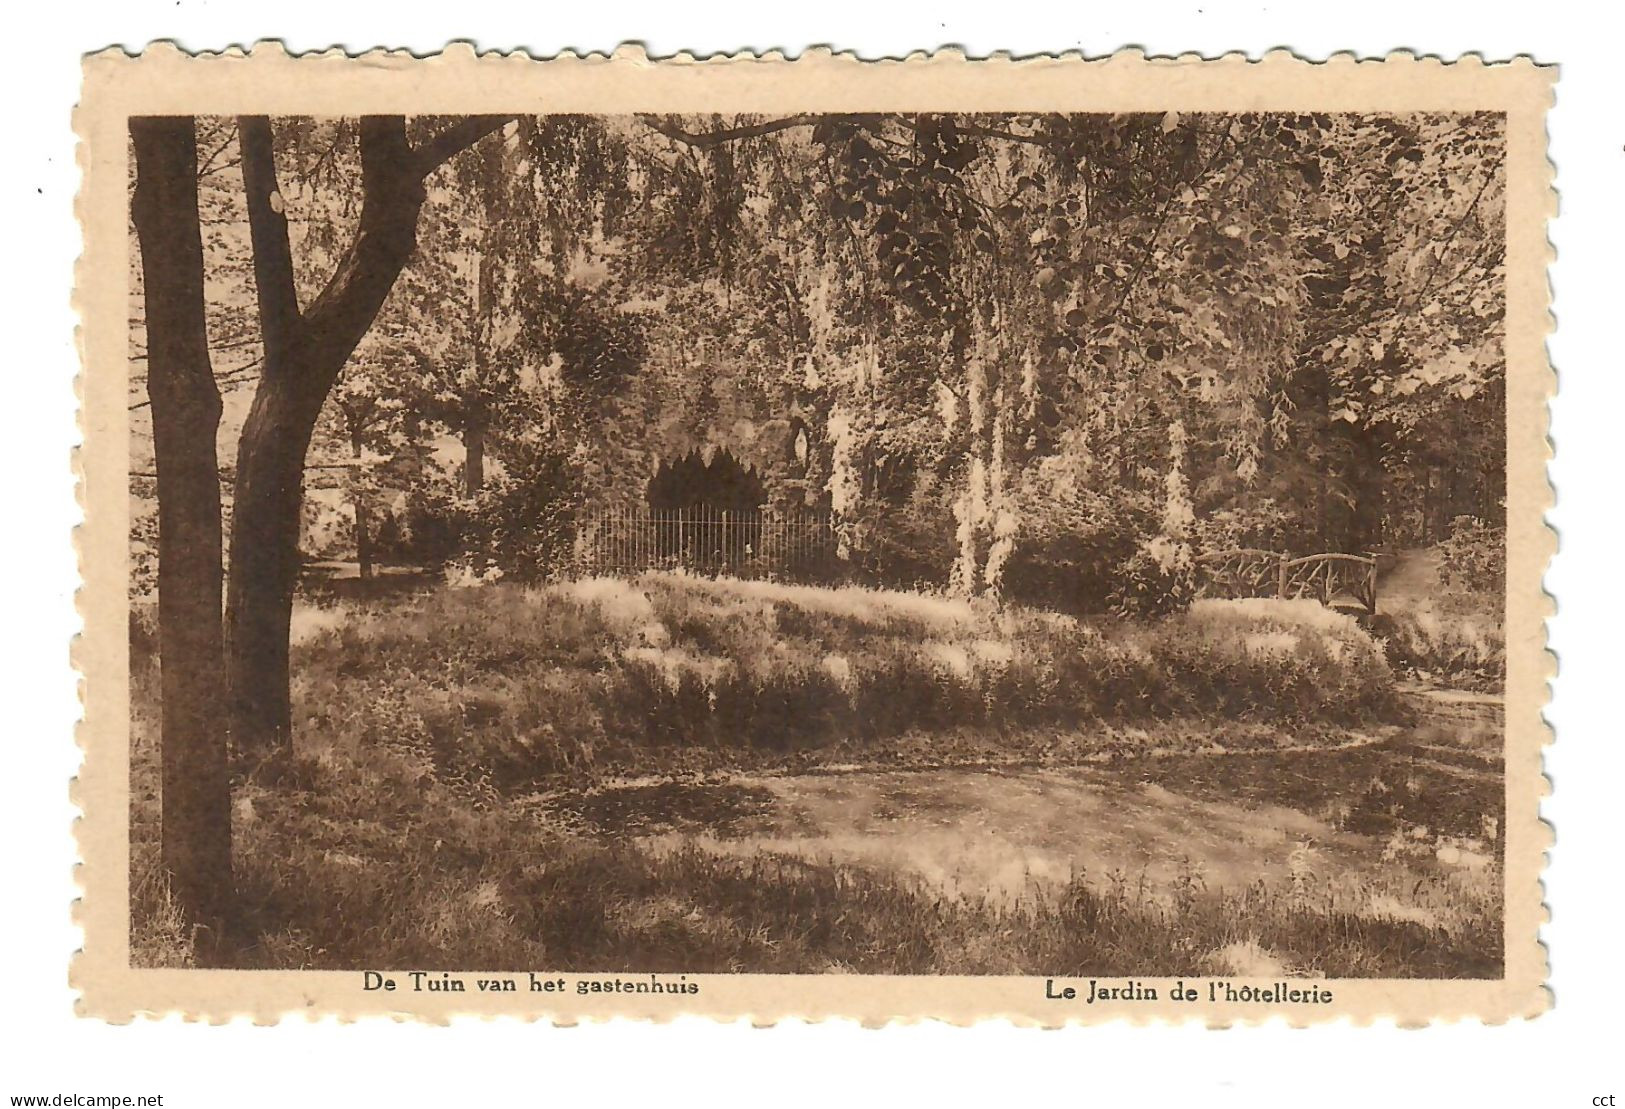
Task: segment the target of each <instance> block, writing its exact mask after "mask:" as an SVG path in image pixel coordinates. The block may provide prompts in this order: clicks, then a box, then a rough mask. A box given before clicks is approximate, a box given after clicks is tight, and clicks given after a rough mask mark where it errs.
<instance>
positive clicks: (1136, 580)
mask: <svg viewBox="0 0 1625 1109" xmlns="http://www.w3.org/2000/svg"><path fill="white" fill-rule="evenodd" d="M1160 542H1167V541H1165V540H1164V541H1160ZM1196 587H1197V581H1196V566H1195V563H1194V562H1192V560H1191V558H1190V556H1189V552H1188V550H1187V551H1186V552H1185V553H1184V555H1183V556H1182V557H1172V556H1171V555H1170V554H1168V553H1166V552H1164V551H1159V550H1155V549H1152V548H1149V547H1143V548H1141V549H1140V550H1137V551H1135V552H1134V555H1133V557H1131V558H1130V559H1129V560H1128V561H1127V562H1126V563H1124V564H1123V565H1122V566H1121V567H1119V568H1118V570H1117V585H1116V586H1115V587H1114V588H1113V590H1112V594H1111V604H1112V609H1113V611H1115V612H1116V613H1118V614H1119V615H1120V616H1127V617H1142V618H1144V617H1155V616H1166V615H1168V614H1169V613H1171V612H1182V611H1184V609H1186V608H1187V607H1189V605H1190V603H1191V601H1192V600H1193V599H1195V597H1196Z"/></svg>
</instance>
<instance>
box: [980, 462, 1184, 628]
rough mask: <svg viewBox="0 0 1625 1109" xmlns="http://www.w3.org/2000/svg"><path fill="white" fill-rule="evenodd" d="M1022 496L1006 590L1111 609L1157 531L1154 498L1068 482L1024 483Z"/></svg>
mask: <svg viewBox="0 0 1625 1109" xmlns="http://www.w3.org/2000/svg"><path fill="white" fill-rule="evenodd" d="M1021 498H1022V503H1021V507H1020V515H1021V518H1022V520H1023V526H1022V531H1021V535H1020V537H1019V538H1018V539H1017V541H1016V549H1015V551H1014V552H1013V553H1012V554H1011V556H1010V560H1009V562H1008V563H1006V565H1005V568H1004V592H1005V595H1006V596H1007V597H1009V598H1010V599H1011V600H1012V601H1016V602H1017V603H1020V604H1029V605H1041V606H1044V607H1046V608H1054V609H1058V610H1060V611H1063V612H1070V613H1074V614H1079V615H1083V614H1088V613H1101V612H1106V611H1108V610H1109V609H1110V608H1111V607H1112V604H1113V599H1114V590H1115V589H1116V587H1117V583H1118V582H1119V581H1120V579H1121V576H1122V575H1123V573H1124V572H1125V568H1126V567H1128V566H1129V565H1130V564H1132V563H1133V562H1134V561H1135V560H1136V558H1137V557H1138V556H1139V553H1140V543H1141V540H1142V539H1143V538H1144V537H1146V536H1149V535H1151V534H1152V533H1153V532H1154V531H1155V530H1156V520H1155V510H1154V508H1153V506H1152V505H1151V503H1150V501H1149V500H1148V499H1146V498H1143V497H1141V498H1136V497H1134V496H1131V495H1125V494H1123V493H1122V492H1121V491H1120V490H1116V489H1113V490H1112V491H1111V492H1110V493H1102V492H1098V491H1096V490H1092V489H1075V488H1072V487H1069V486H1065V485H1063V486H1061V487H1060V489H1059V490H1057V489H1056V488H1054V487H1046V488H1043V489H1023V490H1022V492H1021Z"/></svg>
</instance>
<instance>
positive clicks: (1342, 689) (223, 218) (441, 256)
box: [71, 44, 1555, 1025]
mask: <svg viewBox="0 0 1625 1109" xmlns="http://www.w3.org/2000/svg"><path fill="white" fill-rule="evenodd" d="M1554 79H1555V72H1554V71H1553V70H1551V69H1549V68H1541V67H1537V66H1535V65H1534V64H1532V63H1529V62H1528V61H1519V62H1512V63H1506V64H1486V63H1484V62H1483V61H1481V60H1479V59H1476V58H1468V59H1463V60H1461V61H1458V62H1454V63H1448V64H1447V63H1443V62H1440V61H1437V60H1425V59H1417V58H1414V57H1411V56H1408V55H1395V56H1392V57H1390V58H1388V59H1386V60H1373V61H1362V62H1357V61H1355V60H1354V59H1352V58H1335V59H1333V60H1331V61H1330V62H1326V63H1321V64H1311V63H1308V62H1304V61H1301V60H1298V59H1295V58H1293V57H1291V56H1290V55H1287V54H1284V53H1278V54H1272V55H1268V56H1266V57H1265V58H1264V59H1263V60H1261V61H1249V60H1248V59H1246V58H1244V57H1241V56H1239V55H1238V56H1234V57H1227V58H1222V59H1218V60H1203V59H1200V58H1195V57H1192V58H1188V59H1162V60H1157V59H1147V58H1145V57H1143V56H1142V55H1139V54H1135V53H1128V54H1122V55H1118V56H1115V57H1112V58H1110V59H1105V60H1098V61H1087V60H1084V59H1082V58H1080V57H1075V56H1074V57H1043V58H1034V59H1030V60H1023V61H1015V60H1011V59H1008V58H995V59H990V60H970V59H967V58H965V57H964V56H963V55H960V54H957V53H953V52H947V53H941V54H937V55H930V56H927V55H923V54H922V55H919V56H916V57H912V58H909V59H907V60H894V61H881V62H863V61H859V60H858V59H856V58H854V57H850V56H842V55H837V54H832V53H831V52H829V51H813V52H810V53H808V54H806V55H804V56H802V57H800V58H798V59H795V60H787V59H786V58H784V57H781V56H777V55H770V56H766V57H752V56H741V57H735V58H718V59H714V60H710V61H701V60H696V59H693V58H689V57H678V58H672V59H666V60H650V59H649V58H647V57H646V56H645V55H644V54H643V53H642V52H641V51H640V50H636V49H623V50H621V51H619V52H617V53H615V54H614V55H612V56H604V55H599V56H592V57H573V56H561V57H558V58H553V59H550V60H545V61H543V60H535V59H531V58H528V57H524V56H522V55H508V56H499V55H496V54H489V55H477V54H476V53H475V52H474V51H473V50H472V49H471V48H469V47H466V46H465V47H459V48H455V49H451V50H448V51H447V52H446V53H445V54H443V55H440V56H437V57H433V58H426V59H425V58H414V57H412V56H410V55H408V54H404V53H387V52H378V53H374V54H368V55H365V56H362V57H347V56H345V55H343V54H341V53H337V52H334V53H330V54H326V55H309V56H303V57H293V56H290V55H288V54H287V53H285V52H284V51H283V50H282V49H281V48H280V47H278V46H276V45H275V44H265V45H261V46H259V47H256V48H255V49H254V50H253V51H251V52H248V53H244V52H242V51H234V52H227V53H224V54H217V55H204V56H190V55H187V54H184V53H182V52H180V51H179V50H177V49H175V48H173V47H169V46H154V47H152V48H150V49H148V50H147V51H146V52H145V53H143V54H141V55H140V56H135V57H132V56H130V55H127V54H125V53H123V52H121V51H109V52H107V53H104V54H101V55H97V56H94V57H91V58H89V59H88V60H87V61H86V64H85V83H84V92H83V102H82V104H81V106H80V108H79V111H78V115H77V128H78V132H79V134H80V136H81V140H82V142H81V148H80V149H81V163H82V166H83V170H84V186H83V192H82V194H81V200H80V212H81V216H82V221H83V226H84V234H85V246H84V255H83V258H82V261H81V263H80V267H79V288H78V292H77V305H78V308H79V311H80V313H81V317H82V331H81V342H82V349H83V355H84V376H83V382H82V395H83V409H82V426H83V430H84V445H83V448H82V449H81V451H80V452H79V457H78V465H79V468H80V473H81V475H82V487H81V492H82V499H83V503H84V508H85V523H84V525H83V527H82V529H81V531H80V533H79V548H80V554H81V560H82V573H83V580H84V584H83V590H82V592H81V602H80V603H81V609H82V612H83V615H84V622H85V623H84V633H83V636H82V637H81V639H80V640H79V642H78V643H77V644H76V646H75V659H76V664H77V666H78V667H79V668H80V670H81V671H82V672H83V675H84V684H83V690H84V711H85V716H84V722H83V724H82V726H81V729H80V741H81V743H82V745H83V749H84V762H83V768H82V772H81V774H80V776H79V778H78V780H77V781H76V783H75V785H74V797H75V800H76V802H77V803H78V804H79V806H80V807H81V808H82V810H83V819H82V821H81V823H80V825H79V829H78V835H79V844H80V850H81V855H82V860H83V861H82V865H81V866H80V868H79V871H78V875H79V880H80V885H81V887H82V890H83V897H82V900H81V901H80V903H79V904H78V906H77V919H78V920H79V922H80V923H81V924H82V925H83V928H84V948H83V950H82V951H81V952H80V953H79V954H78V956H77V957H76V959H75V962H74V964H73V967H72V969H71V980H72V983H73V986H74V988H75V989H76V990H77V991H79V994H80V1001H79V1005H80V1011H81V1012H83V1013H84V1014H86V1015H89V1016H94V1017H99V1018H104V1019H111V1020H127V1019H130V1018H132V1017H133V1016H136V1015H139V1014H166V1013H172V1012H178V1013H182V1014H185V1015H187V1016H189V1017H192V1018H196V1019H206V1020H213V1021H219V1020H224V1019H228V1018H231V1017H233V1016H239V1015H247V1016H250V1017H252V1018H253V1019H256V1020H261V1021H270V1020H276V1019H279V1018H280V1017H281V1016H283V1015H285V1014H290V1013H301V1014H308V1015H338V1016H343V1017H350V1016H360V1015H366V1014H393V1015H399V1016H407V1017H414V1018H422V1019H430V1020H441V1019H446V1018H449V1017H452V1016H456V1015H461V1014H506V1015H517V1016H526V1017H535V1018H541V1019H548V1020H555V1021H564V1022H570V1021H577V1020H581V1019H590V1018H596V1017H605V1016H627V1017H637V1018H650V1019H656V1020H661V1019H669V1018H672V1017H676V1016H679V1015H685V1014H698V1015H707V1016H715V1017H727V1018H736V1017H748V1018H750V1019H752V1020H757V1021H762V1022H771V1021H774V1020H778V1019H782V1018H786V1017H800V1018H826V1017H848V1018H853V1019H858V1020H862V1021H865V1022H869V1023H884V1022H886V1021H889V1020H893V1019H901V1020H909V1019H921V1018H937V1019H942V1020H947V1021H955V1022H971V1021H975V1020H978V1019H985V1018H1009V1019H1012V1020H1015V1021H1018V1022H1021V1023H1024V1024H1036V1025H1061V1024H1065V1023H1069V1022H1099V1021H1106V1020H1120V1019H1128V1020H1135V1021H1164V1020H1177V1021H1198V1022H1206V1023H1210V1024H1230V1023H1245V1022H1254V1021H1263V1020H1270V1019H1277V1018H1284V1019H1285V1020H1287V1021H1290V1022H1292V1023H1294V1024H1308V1023H1313V1022H1317V1021H1324V1020H1329V1019H1333V1018H1354V1019H1355V1020H1357V1021H1361V1022H1365V1021H1371V1020H1381V1019H1387V1020H1394V1021H1398V1022H1401V1023H1404V1024H1424V1023H1428V1022H1431V1021H1441V1020H1459V1019H1477V1020H1483V1021H1503V1020H1507V1019H1511V1018H1516V1017H1527V1016H1533V1015H1535V1014H1537V1013H1539V1012H1541V1011H1542V1010H1543V1009H1545V1008H1546V1006H1547V1004H1548V996H1547V991H1546V989H1545V986H1544V980H1545V975H1546V957H1545V951H1544V949H1543V948H1542V947H1541V945H1540V943H1539V929H1540V925H1541V923H1542V922H1543V921H1544V919H1545V910H1544V908H1543V906H1542V896H1541V883H1540V873H1541V867H1542V862H1543V858H1544V851H1545V849H1546V847H1547V845H1548V843H1549V839H1550V835H1549V831H1548V829H1547V828H1546V827H1545V826H1544V825H1543V824H1542V823H1541V821H1540V819H1539V802H1540V798H1541V797H1542V795H1543V794H1544V792H1545V786H1546V782H1545V779H1544V777H1543V776H1542V773H1541V752H1542V746H1543V744H1544V742H1545V740H1546V729H1545V726H1544V725H1543V723H1542V719H1541V709H1542V706H1543V705H1544V703H1545V698H1546V682H1547V679H1548V678H1549V677H1550V676H1551V674H1552V672H1553V666H1552V662H1551V660H1550V658H1549V656H1548V655H1547V653H1546V651H1545V633H1544V620H1545V617H1546V615H1547V613H1548V611H1549V608H1550V606H1549V604H1548V601H1547V599H1546V597H1545V595H1544V594H1543V592H1542V590H1541V577H1542V574H1543V572H1544V568H1545V566H1546V562H1547V559H1548V556H1549V554H1550V552H1551V551H1552V549H1553V547H1554V541H1553V539H1552V536H1551V535H1550V533H1549V532H1548V530H1547V529H1546V527H1545V525H1544V523H1543V519H1542V516H1543V513H1544V511H1545V510H1546V508H1547V506H1548V504H1549V502H1550V493H1549V489H1548V485H1547V481H1546V475H1545V466H1546V460H1547V455H1548V448H1547V440H1546V421H1547V416H1546V402H1547V398H1548V395H1549V393H1550V392H1551V390H1552V389H1553V387H1554V382H1553V376H1552V374H1551V372H1550V370H1549V368H1548V364H1547V360H1546V355H1545V339H1546V335H1547V331H1548V328H1549V317H1548V312H1547V286H1546V278H1545V267H1546V263H1547V258H1548V250H1547V245H1546V235H1545V223H1546V219H1547V217H1548V216H1549V215H1550V214H1551V213H1552V212H1553V209H1554V201H1553V193H1552V191H1551V178H1552V174H1551V170H1550V167H1549V165H1548V162H1547V160H1546V155H1545V112H1546V109H1547V106H1548V104H1549V102H1550V100H1551V90H1552V82H1553V81H1554Z"/></svg>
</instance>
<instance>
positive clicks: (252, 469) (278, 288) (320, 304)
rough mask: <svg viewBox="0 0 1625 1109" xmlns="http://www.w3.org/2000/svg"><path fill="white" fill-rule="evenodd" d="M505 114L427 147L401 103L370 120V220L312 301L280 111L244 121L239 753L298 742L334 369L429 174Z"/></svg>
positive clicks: (369, 314)
mask: <svg viewBox="0 0 1625 1109" xmlns="http://www.w3.org/2000/svg"><path fill="white" fill-rule="evenodd" d="M504 122H506V121H505V119H503V118H499V117H487V116H480V117H470V118H468V119H464V120H462V121H460V122H458V123H457V124H454V125H453V126H452V127H450V128H448V129H447V130H446V131H444V132H442V133H441V134H440V135H439V136H438V137H437V138H435V139H433V140H430V142H428V143H427V144H425V145H424V146H422V147H419V148H414V147H413V146H412V145H411V144H410V143H409V142H408V141H407V138H406V121H405V120H404V119H403V118H402V117H400V116H368V117H364V118H363V119H362V120H361V123H360V134H361V196H362V201H361V219H360V226H359V227H358V228H357V231H356V236H355V239H354V240H353V241H352V242H351V243H350V246H349V248H348V249H347V250H346V251H345V253H344V255H343V257H342V258H341V259H340V260H339V264H338V267H337V269H336V270H335V272H334V274H333V276H332V278H331V279H330V280H329V281H328V283H327V286H326V287H325V288H324V289H323V290H322V292H321V294H320V295H318V296H317V297H316V299H315V300H314V301H312V302H311V304H310V306H309V307H308V308H306V309H304V310H303V311H301V310H300V307H299V301H298V296H297V294H296V292H295V290H294V280H293V262H292V254H291V251H290V248H289V244H288V223H287V218H286V215H285V208H286V206H285V204H284V202H283V200H282V196H281V192H280V190H279V188H278V184H277V176H276V163H275V157H274V153H273V144H272V135H271V124H270V121H269V120H268V119H266V118H265V117H263V116H252V117H244V118H242V119H241V120H239V122H238V132H239V136H240V141H241V146H242V168H243V185H244V188H245V191H246V193H247V199H248V222H249V232H250V236H251V239H252V242H253V249H254V280H255V285H256V287H257V290H258V296H259V314H260V328H261V332H262V337H263V339H264V343H265V360H264V368H263V370H262V371H261V377H260V384H259V389H258V390H257V391H256V393H255V395H254V403H253V406H252V407H251V408H250V410H249V414H248V420H247V422H246V423H245V424H244V425H243V434H242V440H241V444H240V446H239V448H238V454H237V497H236V500H235V502H234V505H233V516H232V541H231V555H232V557H231V573H230V579H229V587H228V591H227V605H226V635H227V652H228V675H227V676H228V679H229V683H230V689H231V736H232V742H233V744H234V745H235V746H236V748H237V750H238V752H239V754H242V755H247V756H248V757H250V758H254V759H266V758H278V759H279V758H283V757H285V756H286V755H288V754H289V753H290V752H291V743H292V732H291V718H292V712H291V708H290V704H289V698H288V621H289V617H290V616H291V614H292V610H293V593H294V586H295V584H296V582H297V579H298V573H299V510H300V505H301V503H302V500H303V480H304V468H305V452H306V450H307V449H308V447H309V446H310V437H311V433H312V431H313V430H314V428H315V426H316V419H317V417H318V416H319V415H320V414H321V410H322V404H323V403H324V402H325V401H326V399H327V394H328V392H329V390H331V389H332V387H333V382H334V381H335V380H336V379H337V378H338V375H339V372H340V371H341V370H342V369H343V368H344V363H345V362H346V361H347V360H348V359H349V357H350V353H351V352H352V351H353V350H354V349H355V346H356V344H357V343H358V342H360V341H361V337H362V336H363V335H365V334H366V332H367V329H368V328H369V327H371V326H372V321H373V319H374V318H375V317H376V316H377V314H378V309H379V308H380V307H381V306H382V305H383V302H384V298H385V297H386V296H388V295H389V291H390V289H391V288H392V287H393V286H394V284H395V279H396V277H397V276H399V274H400V272H401V270H402V268H404V267H405V265H406V262H407V260H408V259H409V258H410V257H411V256H412V251H413V249H414V248H415V247H416V245H417V221H418V211H419V209H420V208H421V207H422V205H423V197H424V186H423V178H424V176H425V175H426V174H428V173H430V172H431V171H433V170H434V169H435V168H436V167H438V166H439V165H440V164H441V163H442V162H444V161H445V160H446V159H447V158H450V157H451V156H452V155H454V154H456V153H457V152H458V151H460V150H462V149H464V148H465V147H467V146H469V145H471V144H472V143H474V142H477V141H478V140H479V139H481V138H483V137H484V136H485V135H488V134H490V133H491V132H492V131H495V130H497V129H498V128H499V127H501V126H502V124H503V123H504Z"/></svg>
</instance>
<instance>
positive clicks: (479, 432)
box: [463, 417, 485, 500]
mask: <svg viewBox="0 0 1625 1109" xmlns="http://www.w3.org/2000/svg"><path fill="white" fill-rule="evenodd" d="M484 488H485V425H484V424H483V423H482V422H481V421H480V420H479V419H478V418H474V417H470V418H469V420H468V422H467V423H466V424H464V425H463V492H464V493H466V494H467V496H468V498H469V500H473V499H474V498H475V497H477V496H479V495H480V490H481V489H484Z"/></svg>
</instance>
